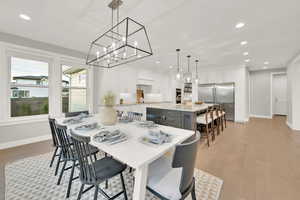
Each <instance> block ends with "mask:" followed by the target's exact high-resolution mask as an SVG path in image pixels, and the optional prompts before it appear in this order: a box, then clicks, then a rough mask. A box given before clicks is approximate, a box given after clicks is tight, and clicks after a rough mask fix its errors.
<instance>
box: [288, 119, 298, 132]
mask: <svg viewBox="0 0 300 200" xmlns="http://www.w3.org/2000/svg"><path fill="white" fill-rule="evenodd" d="M286 125H287V126H288V127H289V128H290V129H292V130H294V131H300V129H299V128H295V127H294V126H293V125H292V124H291V123H289V122H288V121H286Z"/></svg>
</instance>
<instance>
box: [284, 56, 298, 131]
mask: <svg viewBox="0 0 300 200" xmlns="http://www.w3.org/2000/svg"><path fill="white" fill-rule="evenodd" d="M299 77H300V56H298V57H296V58H295V59H294V60H293V61H292V62H290V64H289V65H288V66H287V93H288V98H287V99H288V117H287V124H288V125H289V127H291V128H292V129H295V130H300V112H299V110H300V101H299V99H300V89H299V86H300V78H299Z"/></svg>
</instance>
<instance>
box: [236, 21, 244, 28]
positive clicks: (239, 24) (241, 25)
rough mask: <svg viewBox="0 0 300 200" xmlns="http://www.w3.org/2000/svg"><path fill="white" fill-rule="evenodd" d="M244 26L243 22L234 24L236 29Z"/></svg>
mask: <svg viewBox="0 0 300 200" xmlns="http://www.w3.org/2000/svg"><path fill="white" fill-rule="evenodd" d="M244 26H245V23H244V22H239V23H237V24H236V25H235V28H236V29H240V28H243V27H244Z"/></svg>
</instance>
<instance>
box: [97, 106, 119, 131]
mask: <svg viewBox="0 0 300 200" xmlns="http://www.w3.org/2000/svg"><path fill="white" fill-rule="evenodd" d="M100 121H101V123H102V124H103V125H106V126H110V125H114V124H116V123H117V111H116V110H115V109H114V108H113V107H112V106H104V107H103V108H102V110H101V112H100Z"/></svg>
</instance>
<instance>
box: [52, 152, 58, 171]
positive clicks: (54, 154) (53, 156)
mask: <svg viewBox="0 0 300 200" xmlns="http://www.w3.org/2000/svg"><path fill="white" fill-rule="evenodd" d="M57 150H58V147H55V150H54V153H53V155H52V158H51V162H50V168H51V167H52V165H53V162H54V159H55V157H56V156H57V155H56V153H57Z"/></svg>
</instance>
